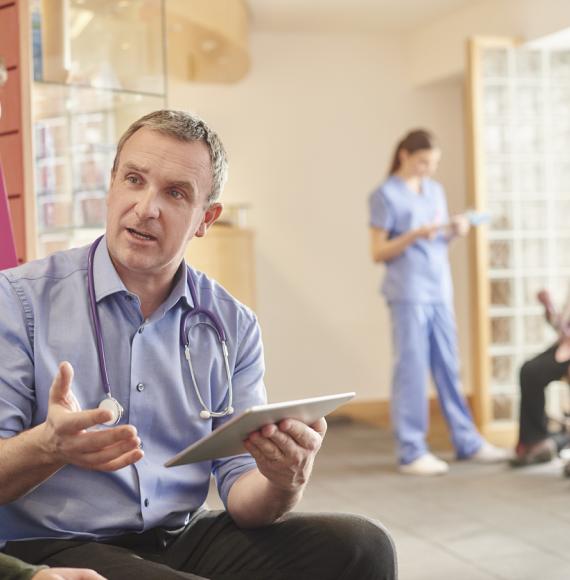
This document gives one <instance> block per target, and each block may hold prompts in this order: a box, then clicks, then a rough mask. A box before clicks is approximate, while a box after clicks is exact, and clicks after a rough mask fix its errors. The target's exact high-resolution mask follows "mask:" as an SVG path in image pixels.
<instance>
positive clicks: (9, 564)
mask: <svg viewBox="0 0 570 580" xmlns="http://www.w3.org/2000/svg"><path fill="white" fill-rule="evenodd" d="M45 568H47V566H33V565H32V564H27V563H26V562H22V560H18V559H17V558H12V556H8V555H7V554H0V578H2V580H30V579H31V578H33V576H34V575H35V574H36V573H37V572H39V571H40V570H44V569H45Z"/></svg>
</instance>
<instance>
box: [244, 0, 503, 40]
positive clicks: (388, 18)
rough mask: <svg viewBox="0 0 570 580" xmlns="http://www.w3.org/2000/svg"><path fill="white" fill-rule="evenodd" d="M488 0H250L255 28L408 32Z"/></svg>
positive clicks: (307, 30) (309, 30)
mask: <svg viewBox="0 0 570 580" xmlns="http://www.w3.org/2000/svg"><path fill="white" fill-rule="evenodd" d="M483 1H488V0H247V3H248V5H249V8H250V11H251V24H252V29H253V30H256V31H270V32H316V33H330V32H335V33H338V32H347V33H352V32H360V33H363V32H369V33H376V32H384V33H386V32H394V33H397V32H405V31H409V30H413V29H415V28H418V27H420V26H422V25H424V24H425V25H427V24H431V23H432V22H434V21H436V20H437V19H438V18H441V17H443V16H446V15H447V14H449V13H451V12H454V11H456V10H460V9H461V8H465V7H467V6H469V5H474V4H477V3H480V2H483ZM494 1H495V2H496V1H499V0H494Z"/></svg>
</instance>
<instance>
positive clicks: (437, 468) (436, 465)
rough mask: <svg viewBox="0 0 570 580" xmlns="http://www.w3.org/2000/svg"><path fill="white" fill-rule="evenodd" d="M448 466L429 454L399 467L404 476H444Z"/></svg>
mask: <svg viewBox="0 0 570 580" xmlns="http://www.w3.org/2000/svg"><path fill="white" fill-rule="evenodd" d="M448 471H449V465H448V464H447V463H446V462H445V461H442V460H441V459H438V458H437V457H436V456H435V455H432V454H431V453H425V454H424V455H421V456H420V457H418V458H417V459H415V460H414V461H412V462H411V463H407V464H406V465H400V472H401V473H405V474H406V475H444V474H445V473H447V472H448Z"/></svg>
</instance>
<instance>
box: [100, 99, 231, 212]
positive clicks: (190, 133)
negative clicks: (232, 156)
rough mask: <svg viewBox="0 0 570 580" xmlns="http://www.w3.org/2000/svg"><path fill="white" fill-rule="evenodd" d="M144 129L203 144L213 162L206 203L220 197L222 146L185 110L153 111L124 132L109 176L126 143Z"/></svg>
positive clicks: (225, 169) (224, 166) (223, 170)
mask: <svg viewBox="0 0 570 580" xmlns="http://www.w3.org/2000/svg"><path fill="white" fill-rule="evenodd" d="M143 127H146V128H148V129H150V130H152V131H157V132H159V133H162V134H164V135H168V136H170V137H173V138H175V139H178V140H179V141H183V142H191V141H203V142H204V143H205V144H206V145H207V147H208V150H209V153H210V160H211V162H212V191H211V192H210V195H209V196H208V202H209V203H213V202H214V201H216V199H217V198H218V197H219V196H220V193H221V192H222V189H223V188H224V185H225V183H226V180H227V177H228V159H227V155H226V151H225V149H224V146H223V144H222V142H221V140H220V138H219V137H218V135H217V133H215V132H214V131H213V130H212V129H211V128H210V127H209V126H208V125H207V124H206V122H205V121H203V120H202V119H200V118H199V117H198V116H197V115H194V114H192V113H187V112H185V111H172V110H167V109H163V110H161V111H154V112H152V113H149V114H148V115H145V116H144V117H141V118H140V119H138V120H137V121H135V122H134V123H132V125H131V126H130V127H129V128H128V129H127V130H126V131H125V132H124V133H123V136H122V137H121V139H120V140H119V144H118V145H117V153H116V154H115V160H114V161H113V169H112V171H111V172H112V174H113V175H114V174H115V172H116V171H117V168H118V165H119V157H120V155H121V151H122V150H123V147H124V145H125V143H126V142H127V141H128V140H129V139H130V138H131V137H132V136H133V135H134V134H135V133H136V132H137V131H138V130H139V129H142V128H143Z"/></svg>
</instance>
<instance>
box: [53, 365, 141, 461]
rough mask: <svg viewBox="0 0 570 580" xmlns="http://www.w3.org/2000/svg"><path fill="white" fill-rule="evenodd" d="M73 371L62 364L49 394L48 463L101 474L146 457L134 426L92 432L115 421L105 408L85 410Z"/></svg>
mask: <svg viewBox="0 0 570 580" xmlns="http://www.w3.org/2000/svg"><path fill="white" fill-rule="evenodd" d="M72 380H73V368H72V366H71V364H69V363H68V362H62V363H61V364H60V365H59V371H58V373H57V375H56V376H55V378H54V380H53V383H52V385H51V389H50V393H49V403H48V413H47V418H46V421H45V423H44V424H43V427H44V437H43V440H42V444H43V449H44V451H45V453H46V456H47V462H48V463H52V464H57V465H61V466H64V465H68V464H71V465H76V466H77V467H82V468H84V469H93V470H97V471H116V470H117V469H121V468H123V467H126V466H127V465H130V464H132V463H135V462H137V461H138V460H139V459H141V458H142V456H143V452H142V450H141V449H140V439H139V438H138V437H137V431H136V429H135V428H134V427H133V426H132V425H121V426H119V427H113V428H109V429H100V430H93V431H90V430H89V428H90V427H95V426H96V425H101V424H103V423H105V422H107V421H109V420H110V419H111V412H110V411H106V410H104V409H92V410H88V411H82V410H81V407H80V405H79V403H78V402H77V399H76V398H75V396H74V394H73V392H72V390H71V383H72Z"/></svg>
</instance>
